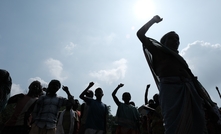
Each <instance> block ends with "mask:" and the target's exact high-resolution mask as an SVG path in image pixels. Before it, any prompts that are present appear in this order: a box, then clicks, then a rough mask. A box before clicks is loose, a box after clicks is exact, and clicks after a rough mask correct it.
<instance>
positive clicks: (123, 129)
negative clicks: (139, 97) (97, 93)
mask: <svg viewBox="0 0 221 134" xmlns="http://www.w3.org/2000/svg"><path fill="white" fill-rule="evenodd" d="M123 86H124V84H122V83H120V84H119V85H118V86H117V88H116V89H115V90H114V91H113V92H112V97H113V99H114V102H115V103H116V105H117V106H118V108H117V114H116V123H117V129H116V134H124V133H126V134H139V133H140V130H139V127H140V125H139V123H140V114H139V112H138V110H137V108H135V107H134V106H133V105H131V104H130V100H131V95H130V93H129V92H124V93H123V95H122V99H123V101H124V103H122V102H120V101H119V99H118V98H117V96H116V93H117V91H118V89H120V88H121V87H123Z"/></svg>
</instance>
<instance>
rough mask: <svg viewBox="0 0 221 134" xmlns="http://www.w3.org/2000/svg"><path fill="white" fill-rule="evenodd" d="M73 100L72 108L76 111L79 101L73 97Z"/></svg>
mask: <svg viewBox="0 0 221 134" xmlns="http://www.w3.org/2000/svg"><path fill="white" fill-rule="evenodd" d="M74 102H75V104H74V106H73V110H74V111H76V110H77V109H78V107H79V106H80V103H79V101H78V99H74Z"/></svg>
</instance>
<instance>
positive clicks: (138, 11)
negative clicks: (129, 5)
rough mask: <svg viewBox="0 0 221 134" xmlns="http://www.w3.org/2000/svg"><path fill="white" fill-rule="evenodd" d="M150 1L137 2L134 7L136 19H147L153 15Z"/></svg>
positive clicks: (153, 10) (141, 0) (139, 0)
mask: <svg viewBox="0 0 221 134" xmlns="http://www.w3.org/2000/svg"><path fill="white" fill-rule="evenodd" d="M154 13H155V7H154V4H153V2H152V0H138V1H137V2H136V3H135V5H134V14H135V16H136V17H137V18H138V19H147V18H150V17H152V16H154V15H155V14H154Z"/></svg>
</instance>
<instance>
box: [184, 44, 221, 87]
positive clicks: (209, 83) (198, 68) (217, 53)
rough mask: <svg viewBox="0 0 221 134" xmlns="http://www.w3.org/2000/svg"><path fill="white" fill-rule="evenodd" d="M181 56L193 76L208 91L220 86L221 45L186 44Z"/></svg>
mask: <svg viewBox="0 0 221 134" xmlns="http://www.w3.org/2000/svg"><path fill="white" fill-rule="evenodd" d="M181 55H182V56H183V57H184V59H185V60H186V61H187V63H188V64H189V67H190V68H191V70H192V72H193V74H194V75H196V76H198V78H199V80H200V82H201V83H202V84H203V85H205V86H206V87H207V88H208V89H213V90H214V89H215V86H217V85H221V71H220V68H221V59H220V57H221V45H220V44H211V43H208V42H204V41H195V42H193V43H191V44H188V46H187V47H186V48H184V49H183V50H182V51H181Z"/></svg>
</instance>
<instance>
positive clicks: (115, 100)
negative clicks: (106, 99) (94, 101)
mask: <svg viewBox="0 0 221 134" xmlns="http://www.w3.org/2000/svg"><path fill="white" fill-rule="evenodd" d="M123 86H124V84H122V83H120V84H119V85H118V86H117V87H116V89H114V91H113V92H112V97H113V99H114V102H115V103H116V105H117V106H119V104H120V101H119V99H118V98H117V96H116V93H117V91H118V89H119V88H121V87H123Z"/></svg>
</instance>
